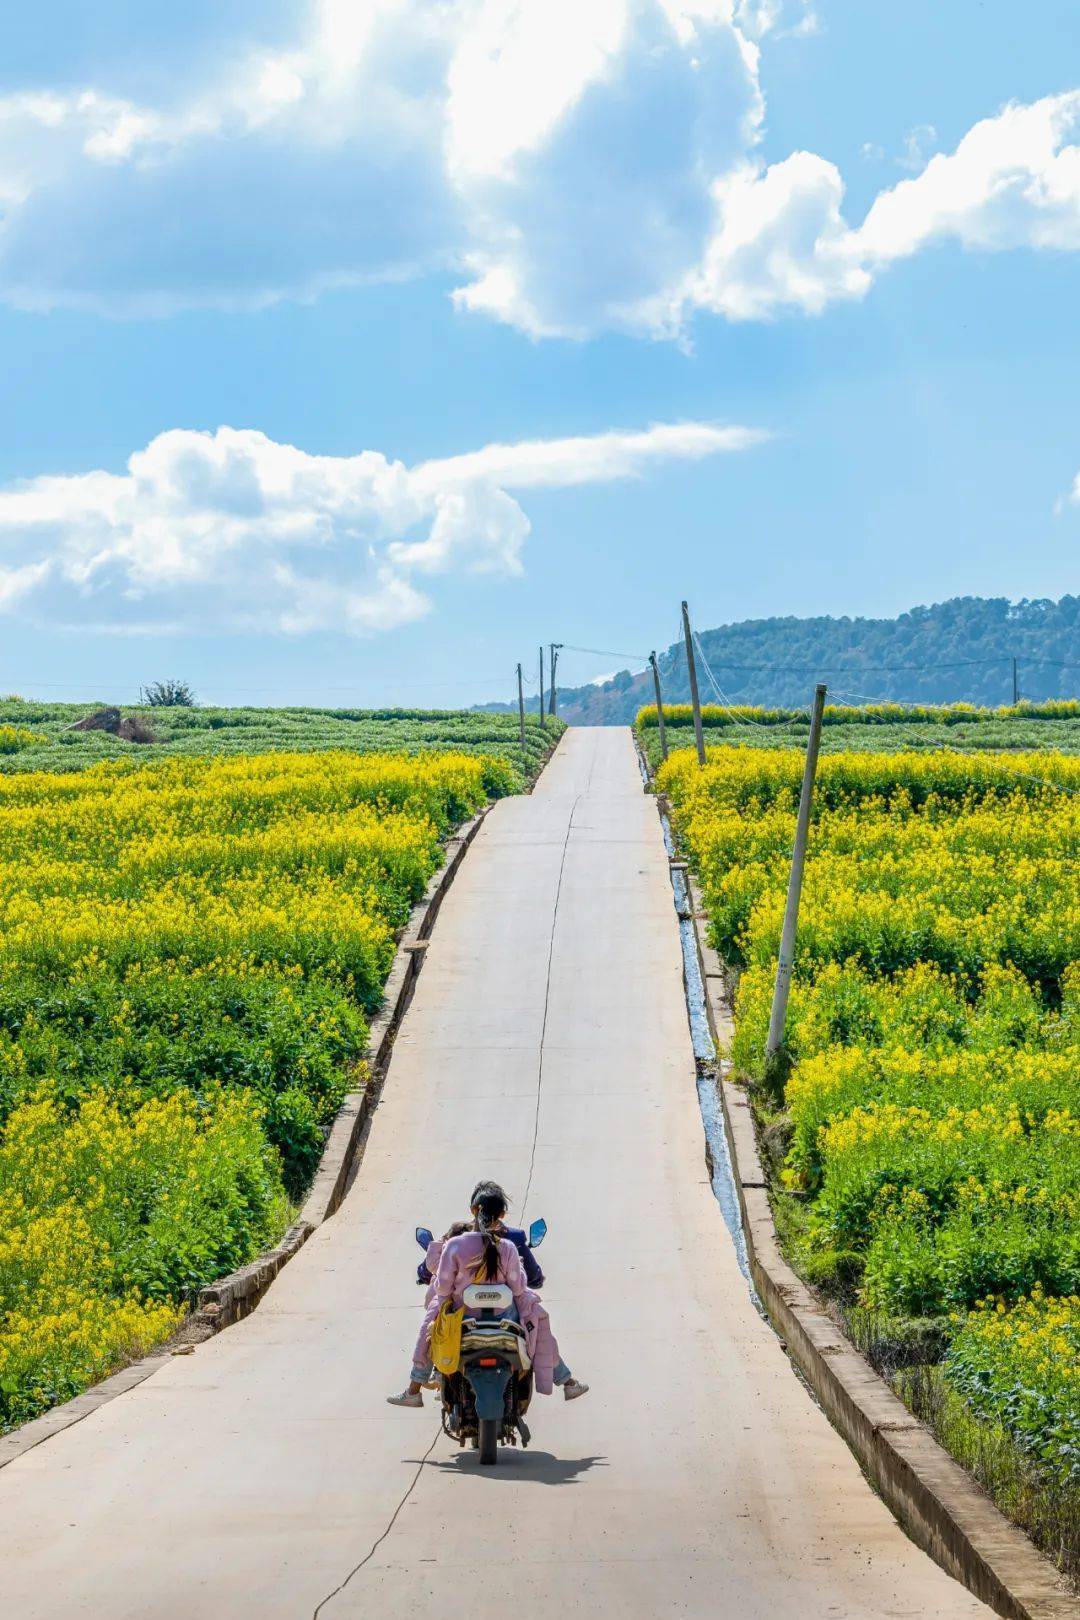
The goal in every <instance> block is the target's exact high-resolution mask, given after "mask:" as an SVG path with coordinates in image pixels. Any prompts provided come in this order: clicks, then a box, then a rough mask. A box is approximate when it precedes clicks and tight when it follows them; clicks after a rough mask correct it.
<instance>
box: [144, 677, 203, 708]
mask: <svg viewBox="0 0 1080 1620" xmlns="http://www.w3.org/2000/svg"><path fill="white" fill-rule="evenodd" d="M139 701H140V702H141V703H144V704H145V705H146V707H147V708H149V709H192V708H194V707H195V694H194V692H193V691H192V690H191V687H190V686H189V685H188V683H187V681H180V680H176V679H175V678H173V679H171V680H167V681H151V682H150V685H149V686H144V687H143V688H142V691H141V692H140V693H139Z"/></svg>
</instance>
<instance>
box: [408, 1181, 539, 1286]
mask: <svg viewBox="0 0 1080 1620" xmlns="http://www.w3.org/2000/svg"><path fill="white" fill-rule="evenodd" d="M485 1185H486V1183H485V1182H479V1183H478V1184H477V1185H476V1186H475V1187H474V1188H473V1191H472V1198H470V1199H469V1207H470V1208H471V1207H472V1204H473V1201H474V1199H475V1198H476V1195H477V1193H478V1192H480V1190H481V1188H482V1187H484V1186H485ZM469 1224H470V1223H469V1222H468V1221H455V1222H454V1223H453V1225H452V1226H451V1227H450V1228H449V1230H448V1231H446V1232H444V1233H443V1236H442V1238H441V1240H440V1239H436V1240H435V1241H434V1242H433V1243H432V1244H430V1245H429V1247H428V1252H427V1254H426V1255H425V1256H424V1258H423V1259H422V1260H421V1262H420V1264H419V1265H418V1266H417V1268H416V1280H417V1282H418V1283H423V1284H425V1285H430V1283H431V1281H432V1277H433V1274H434V1272H435V1271H436V1270H438V1265H439V1256H440V1255H441V1254H442V1250H443V1244H444V1243H446V1242H447V1240H448V1239H449V1238H452V1237H460V1236H461V1234H462V1232H467V1231H468V1230H469ZM498 1235H499V1237H504V1238H509V1239H510V1242H511V1243H512V1244H513V1245H514V1248H515V1249H516V1250H517V1252H518V1254H519V1256H520V1257H521V1264H522V1266H523V1268H524V1271H525V1281H526V1282H527V1283H528V1285H529V1287H530V1288H543V1286H544V1273H543V1271H542V1270H541V1268H540V1262H539V1261H538V1260H537V1258H536V1255H535V1254H534V1253H533V1251H532V1249H531V1248H530V1247H529V1237H528V1233H527V1232H526V1231H525V1229H524V1227H522V1226H507V1225H506V1223H505V1222H504V1221H499V1223H498Z"/></svg>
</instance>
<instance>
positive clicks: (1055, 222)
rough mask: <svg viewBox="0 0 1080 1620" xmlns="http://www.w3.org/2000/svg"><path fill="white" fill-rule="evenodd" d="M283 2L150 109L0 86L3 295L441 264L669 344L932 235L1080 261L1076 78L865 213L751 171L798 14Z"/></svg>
mask: <svg viewBox="0 0 1080 1620" xmlns="http://www.w3.org/2000/svg"><path fill="white" fill-rule="evenodd" d="M295 4H296V18H295V25H294V33H293V38H292V41H291V42H286V43H285V44H281V43H280V42H276V43H275V44H274V45H273V46H272V47H271V46H269V45H266V46H257V45H252V44H247V45H245V46H243V47H242V48H240V47H237V46H233V47H228V46H227V45H225V44H222V45H221V47H220V48H219V49H217V50H216V51H213V52H206V51H204V52H202V53H198V52H196V53H195V54H194V55H192V56H191V57H190V60H191V61H192V62H193V63H195V64H196V66H193V67H189V68H187V69H185V67H184V63H185V62H186V61H188V60H189V57H188V55H184V56H182V57H179V58H178V62H179V66H178V69H177V74H176V80H175V84H174V86H173V88H172V91H171V96H170V98H169V99H168V100H167V101H166V100H165V99H164V98H163V99H162V101H161V104H160V105H149V104H147V105H143V104H140V103H138V102H136V101H135V100H132V99H130V98H126V97H125V96H123V95H120V94H117V93H114V92H113V91H112V90H111V89H110V88H109V86H107V85H105V86H93V85H91V86H87V87H85V88H83V89H77V90H63V91H60V90H56V89H53V88H50V87H48V86H46V87H44V88H42V89H41V90H39V91H35V92H33V93H27V92H20V93H18V94H12V95H8V96H6V97H4V96H0V298H4V299H6V300H7V301H9V302H11V303H14V304H16V305H19V306H21V307H25V308H32V309H48V308H52V307H55V306H59V305H66V306H73V307H81V308H88V309H93V310H99V311H104V312H108V313H112V314H121V315H123V314H168V313H170V312H172V311H175V310H177V309H181V308H185V307H193V306H214V307H220V308H226V309H232V308H257V307H260V306H262V305H265V304H268V303H272V302H274V301H276V300H279V299H282V298H301V299H303V298H312V297H315V296H318V294H319V293H321V292H322V291H324V290H326V289H329V288H334V287H343V286H355V285H360V284H362V283H364V282H367V281H371V280H375V279H386V278H394V277H402V276H415V275H418V274H425V273H431V272H433V271H438V272H439V273H440V274H442V275H446V274H448V273H449V274H451V275H452V276H454V277H455V279H456V280H457V281H458V283H459V285H458V286H457V290H456V292H455V295H454V296H455V298H456V301H457V304H458V306H459V308H461V309H462V310H463V311H470V312H474V313H478V314H483V315H486V316H491V317H494V318H496V319H498V320H501V321H504V322H507V323H510V324H512V325H514V326H516V327H518V328H519V329H521V330H523V331H525V332H527V333H529V334H531V335H533V336H534V337H537V338H540V337H546V336H552V335H562V336H568V337H584V336H587V335H589V334H591V333H594V332H596V331H599V330H604V329H612V328H614V329H621V330H625V331H630V332H636V333H645V334H648V335H650V336H676V337H679V336H682V335H683V333H684V331H685V328H686V326H687V325H688V323H689V322H690V321H692V319H693V318H694V316H695V314H696V313H697V312H698V311H706V312H709V313H713V314H719V315H721V316H723V317H724V318H726V319H729V320H760V319H764V318H768V317H771V316H774V315H776V314H779V313H783V312H786V311H803V312H809V313H816V312H818V311H820V310H822V309H824V308H825V307H826V306H827V305H828V304H830V303H831V302H833V301H835V300H840V299H852V298H858V297H861V296H863V295H864V294H865V293H866V291H867V289H868V288H869V286H870V285H871V283H872V280H873V277H874V276H875V275H876V274H878V273H879V272H880V271H881V270H882V269H883V268H884V267H885V266H886V265H888V264H890V263H892V262H893V261H894V260H896V259H899V258H903V257H905V256H906V255H908V254H911V253H915V252H917V251H920V250H921V249H922V248H924V247H925V246H926V245H928V244H929V243H931V242H933V241H935V240H939V239H944V238H949V237H951V238H953V239H955V240H958V241H959V242H961V243H962V244H964V245H965V246H969V247H973V248H981V249H997V248H1010V247H1021V246H1027V247H1033V248H1058V249H1062V250H1075V249H1076V248H1077V246H1078V245H1080V146H1078V145H1077V144H1075V131H1076V127H1077V122H1078V118H1080V91H1074V92H1069V93H1067V94H1064V95H1059V96H1052V97H1047V98H1046V99H1044V100H1042V101H1039V102H1036V103H1034V104H1032V105H1031V106H1027V107H1021V106H1009V107H1006V108H1005V109H1004V110H1003V111H1002V112H1000V113H999V114H997V115H996V116H995V117H992V118H987V119H985V120H983V121H982V122H981V123H979V124H977V125H975V127H974V128H973V129H972V130H971V131H969V133H968V134H967V135H966V136H965V137H964V138H963V140H961V142H960V143H959V145H958V146H957V148H956V150H955V151H954V152H953V153H951V154H945V153H938V154H937V155H936V156H934V157H932V158H930V160H929V162H926V163H925V167H922V168H921V172H920V173H918V174H916V175H915V176H914V177H913V178H912V179H910V180H905V181H903V182H902V183H901V184H899V185H897V186H895V187H893V188H892V189H890V190H887V191H884V192H882V193H881V194H880V195H879V196H878V197H877V199H876V200H875V201H874V203H873V204H872V206H871V208H870V210H869V212H868V214H867V216H866V218H865V220H864V221H863V223H862V224H861V225H852V224H851V223H850V222H848V221H847V220H846V219H845V217H844V215H843V212H842V205H843V195H844V187H843V182H842V178H841V176H840V173H839V171H838V169H837V168H836V166H835V165H834V164H833V163H832V162H830V161H829V160H828V159H827V158H826V157H824V156H820V155H817V154H814V153H810V152H798V151H797V152H794V153H792V154H791V155H790V156H789V157H787V158H785V159H783V160H782V161H780V162H777V163H774V164H772V165H771V166H766V165H765V164H764V162H763V161H762V159H761V155H760V150H759V142H760V135H761V130H762V127H763V119H764V101H763V97H762V91H761V84H760V72H759V69H760V59H761V53H762V51H763V50H768V49H773V48H776V47H775V41H777V40H778V39H781V38H782V37H783V36H784V35H788V36H793V35H805V34H808V33H811V32H813V31H814V29H815V28H816V27H817V19H816V13H815V11H814V9H813V6H812V4H810V3H809V0H514V3H510V0H439V3H438V4H425V3H422V0H363V3H361V0H311V3H310V5H302V4H301V0H295ZM255 9H257V8H255ZM208 61H212V62H213V63H214V64H215V65H214V66H213V67H212V68H210V67H208V66H207V62H208ZM185 73H186V74H187V77H185ZM932 137H933V131H932V127H931V126H930V125H925V124H924V125H918V126H916V127H915V129H913V130H912V132H911V134H910V136H909V137H908V143H907V146H906V148H905V156H904V157H903V159H902V161H903V162H904V163H905V164H908V165H914V166H917V167H921V165H922V164H923V162H924V160H925V156H926V154H927V152H928V150H929V148H930V145H931V142H932ZM879 150H880V149H879V148H876V147H874V146H872V145H869V146H867V147H865V148H864V152H870V153H878V152H879ZM448 521H449V520H448Z"/></svg>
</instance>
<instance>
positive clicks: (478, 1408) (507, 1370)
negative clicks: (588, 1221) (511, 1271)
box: [416, 1220, 547, 1468]
mask: <svg viewBox="0 0 1080 1620" xmlns="http://www.w3.org/2000/svg"><path fill="white" fill-rule="evenodd" d="M546 1232H547V1224H546V1223H545V1222H544V1221H542V1220H539V1221H534V1222H533V1223H532V1225H531V1226H530V1228H529V1232H528V1239H527V1241H528V1246H529V1248H531V1249H534V1248H538V1247H539V1245H540V1244H541V1243H542V1242H543V1239H544V1236H545V1234H546ZM416 1241H417V1243H419V1245H420V1247H421V1248H422V1249H424V1250H427V1248H428V1247H429V1245H430V1244H431V1242H432V1236H431V1233H430V1232H429V1231H428V1230H427V1228H426V1227H422V1226H418V1227H417V1229H416ZM462 1299H463V1302H464V1305H465V1307H466V1309H467V1310H469V1311H475V1312H476V1313H477V1314H476V1315H475V1316H466V1318H465V1320H464V1322H463V1323H462V1328H461V1357H460V1360H459V1362H458V1369H457V1371H456V1372H454V1373H450V1374H448V1375H443V1374H439V1375H438V1377H439V1388H440V1393H441V1396H442V1424H443V1429H444V1431H445V1432H446V1434H447V1435H449V1437H450V1438H451V1439H452V1440H456V1441H457V1443H458V1445H459V1446H465V1445H468V1444H470V1443H471V1444H472V1446H473V1447H474V1449H475V1450H476V1451H478V1452H479V1454H480V1463H481V1466H482V1467H486V1468H487V1467H492V1466H493V1465H494V1464H495V1463H496V1462H497V1461H498V1457H499V1442H500V1440H501V1441H502V1442H503V1444H504V1445H510V1446H516V1445H517V1443H518V1437H519V1436H520V1439H521V1444H522V1446H523V1447H525V1446H527V1445H528V1444H529V1441H530V1440H531V1438H532V1436H531V1434H530V1432H529V1426H528V1424H527V1423H526V1422H525V1413H526V1412H527V1411H528V1409H529V1403H530V1401H531V1400H532V1394H533V1375H532V1363H531V1361H530V1360H529V1351H528V1346H527V1344H526V1339H525V1329H524V1328H523V1327H522V1326H521V1324H520V1322H515V1321H513V1320H512V1319H511V1318H510V1317H509V1316H508V1315H507V1312H508V1311H510V1310H511V1308H512V1306H513V1303H514V1296H513V1294H512V1293H511V1291H510V1289H509V1288H507V1286H506V1284H505V1283H499V1282H483V1283H470V1285H469V1286H468V1288H466V1289H465V1292H464V1294H463V1295H462Z"/></svg>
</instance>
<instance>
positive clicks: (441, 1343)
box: [431, 1300, 465, 1378]
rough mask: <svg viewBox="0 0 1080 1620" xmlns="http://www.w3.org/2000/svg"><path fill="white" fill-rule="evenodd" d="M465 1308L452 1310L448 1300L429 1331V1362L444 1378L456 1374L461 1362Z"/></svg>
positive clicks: (440, 1309) (441, 1307)
mask: <svg viewBox="0 0 1080 1620" xmlns="http://www.w3.org/2000/svg"><path fill="white" fill-rule="evenodd" d="M464 1315H465V1307H464V1306H462V1307H461V1309H460V1310H456V1311H455V1310H454V1308H453V1306H452V1305H451V1303H450V1301H449V1300H445V1301H444V1302H443V1304H442V1305H441V1306H440V1308H439V1314H438V1316H437V1317H436V1318H435V1321H434V1323H433V1325H432V1329H431V1361H432V1365H433V1366H434V1368H435V1371H436V1372H441V1373H442V1374H443V1376H444V1377H445V1378H449V1376H450V1374H451V1373H456V1372H457V1370H458V1366H459V1365H460V1362H461V1322H462V1318H463V1317H464Z"/></svg>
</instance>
